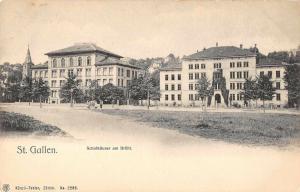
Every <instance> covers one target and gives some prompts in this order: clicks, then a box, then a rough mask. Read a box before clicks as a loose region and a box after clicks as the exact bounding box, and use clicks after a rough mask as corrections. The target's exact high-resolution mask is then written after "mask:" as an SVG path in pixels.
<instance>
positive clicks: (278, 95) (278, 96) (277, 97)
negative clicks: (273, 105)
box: [276, 93, 281, 101]
mask: <svg viewBox="0 0 300 192" xmlns="http://www.w3.org/2000/svg"><path fill="white" fill-rule="evenodd" d="M276 100H277V101H280V100H281V98H280V94H279V93H277V94H276Z"/></svg>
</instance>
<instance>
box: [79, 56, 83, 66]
mask: <svg viewBox="0 0 300 192" xmlns="http://www.w3.org/2000/svg"><path fill="white" fill-rule="evenodd" d="M81 65H82V58H81V57H78V66H81Z"/></svg>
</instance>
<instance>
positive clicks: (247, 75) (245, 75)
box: [244, 71, 249, 79]
mask: <svg viewBox="0 0 300 192" xmlns="http://www.w3.org/2000/svg"><path fill="white" fill-rule="evenodd" d="M248 77H249V72H248V71H244V78H245V79H247V78H248Z"/></svg>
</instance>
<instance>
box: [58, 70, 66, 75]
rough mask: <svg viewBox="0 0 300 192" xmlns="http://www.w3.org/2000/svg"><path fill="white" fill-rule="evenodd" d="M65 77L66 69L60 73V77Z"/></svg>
mask: <svg viewBox="0 0 300 192" xmlns="http://www.w3.org/2000/svg"><path fill="white" fill-rule="evenodd" d="M64 76H65V70H64V69H61V70H60V71H59V77H64Z"/></svg>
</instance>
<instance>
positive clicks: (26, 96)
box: [19, 76, 33, 102]
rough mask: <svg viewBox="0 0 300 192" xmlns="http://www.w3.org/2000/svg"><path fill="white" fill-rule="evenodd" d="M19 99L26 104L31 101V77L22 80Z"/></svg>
mask: <svg viewBox="0 0 300 192" xmlns="http://www.w3.org/2000/svg"><path fill="white" fill-rule="evenodd" d="M19 97H20V99H21V100H22V101H26V102H30V101H31V100H32V99H33V80H32V78H31V77H28V76H27V77H25V79H23V80H22V82H21V89H20V93H19Z"/></svg>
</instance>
